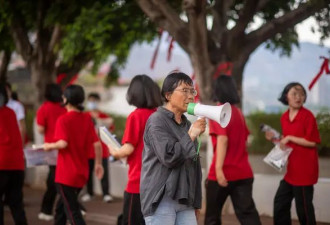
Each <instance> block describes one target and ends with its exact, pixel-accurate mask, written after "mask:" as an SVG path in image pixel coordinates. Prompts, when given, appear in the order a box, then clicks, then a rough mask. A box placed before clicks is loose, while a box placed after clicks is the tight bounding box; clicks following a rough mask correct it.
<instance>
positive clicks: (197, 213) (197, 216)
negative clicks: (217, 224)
mask: <svg viewBox="0 0 330 225" xmlns="http://www.w3.org/2000/svg"><path fill="white" fill-rule="evenodd" d="M200 215H201V210H200V209H195V216H196V220H197V221H198V220H199V217H200Z"/></svg>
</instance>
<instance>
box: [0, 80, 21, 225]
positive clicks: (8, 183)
mask: <svg viewBox="0 0 330 225" xmlns="http://www.w3.org/2000/svg"><path fill="white" fill-rule="evenodd" d="M7 102H8V95H7V92H6V87H5V85H3V84H1V83H0V206H1V207H0V210H1V212H0V224H4V218H3V215H4V212H3V205H4V200H6V204H8V206H9V207H10V209H11V213H12V216H13V219H14V221H15V224H22V225H27V220H26V216H25V211H24V207H23V206H24V204H23V183H24V158H23V144H22V138H21V133H20V130H19V128H18V124H17V120H16V114H15V112H14V111H13V110H11V109H10V108H8V107H7V106H6V104H7Z"/></svg>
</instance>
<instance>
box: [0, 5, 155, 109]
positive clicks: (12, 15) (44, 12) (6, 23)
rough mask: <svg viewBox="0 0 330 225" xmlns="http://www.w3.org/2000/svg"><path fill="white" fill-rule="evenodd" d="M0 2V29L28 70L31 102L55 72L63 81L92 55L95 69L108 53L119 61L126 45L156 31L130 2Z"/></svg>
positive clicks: (40, 99) (125, 50)
mask: <svg viewBox="0 0 330 225" xmlns="http://www.w3.org/2000/svg"><path fill="white" fill-rule="evenodd" d="M0 4H1V7H0V18H1V21H0V32H2V31H8V33H9V34H10V36H11V38H9V39H10V40H12V41H13V42H14V45H15V49H16V51H17V52H18V53H19V54H20V55H21V56H22V58H23V59H24V61H25V62H26V64H27V66H28V69H29V70H30V72H31V78H32V84H33V85H34V86H35V91H36V93H35V94H36V96H35V99H36V101H35V103H36V104H35V106H36V107H37V106H38V104H40V103H41V102H42V101H43V96H44V91H45V86H46V84H47V83H49V82H53V81H54V80H55V78H56V75H57V74H59V73H66V74H68V76H67V77H66V79H65V80H64V82H67V81H68V80H70V78H71V77H72V76H74V75H76V74H77V73H78V72H79V71H80V70H81V68H82V67H83V66H84V65H85V64H86V63H87V62H89V61H91V60H93V61H94V68H97V66H98V65H99V64H100V63H101V62H102V61H103V60H104V59H105V58H107V57H108V55H109V54H114V55H116V56H117V65H122V64H124V62H125V59H126V57H127V54H128V50H129V48H130V47H131V45H132V44H134V43H135V42H136V41H141V40H151V39H152V37H153V36H154V35H155V34H156V32H155V29H154V28H153V29H151V28H150V27H153V25H152V24H151V23H148V22H147V21H146V20H145V15H144V14H143V12H141V11H140V10H139V8H138V5H137V4H136V3H135V2H134V1H131V3H127V4H121V1H114V2H112V1H107V0H97V1H92V0H89V1H88V0H87V1H83V2H80V1H76V0H66V1H63V0H59V1H43V0H12V1H5V0H0ZM132 15H135V16H132ZM146 28H147V29H146ZM0 49H1V46H0ZM113 71H116V70H113Z"/></svg>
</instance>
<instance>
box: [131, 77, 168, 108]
mask: <svg viewBox="0 0 330 225" xmlns="http://www.w3.org/2000/svg"><path fill="white" fill-rule="evenodd" d="M126 100H127V102H128V104H130V105H134V106H136V107H137V108H149V109H152V108H156V107H158V106H160V105H162V99H161V96H160V88H159V87H158V85H157V84H156V83H155V82H154V81H153V80H152V79H151V78H150V77H148V76H147V75H145V74H142V75H136V76H135V77H134V78H133V79H132V81H131V83H130V85H129V87H128V90H127V94H126Z"/></svg>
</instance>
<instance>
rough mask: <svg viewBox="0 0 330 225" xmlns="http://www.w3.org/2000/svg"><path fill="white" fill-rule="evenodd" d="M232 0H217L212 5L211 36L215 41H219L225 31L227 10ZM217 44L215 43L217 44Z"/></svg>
mask: <svg viewBox="0 0 330 225" xmlns="http://www.w3.org/2000/svg"><path fill="white" fill-rule="evenodd" d="M233 2H234V1H233V0H217V1H215V4H214V6H213V7H212V14H213V22H212V29H211V32H212V37H213V38H214V39H215V42H216V43H218V44H219V43H220V42H221V39H222V37H223V33H224V32H226V31H227V23H228V11H229V9H230V7H231V5H232V4H233ZM218 44H217V45H218Z"/></svg>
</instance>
